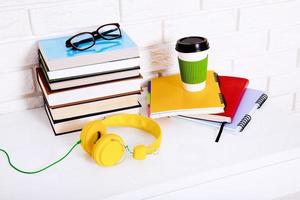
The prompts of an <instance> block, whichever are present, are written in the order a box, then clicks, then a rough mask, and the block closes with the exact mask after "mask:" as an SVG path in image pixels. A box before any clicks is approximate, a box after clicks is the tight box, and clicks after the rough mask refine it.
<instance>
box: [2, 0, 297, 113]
mask: <svg viewBox="0 0 300 200" xmlns="http://www.w3.org/2000/svg"><path fill="white" fill-rule="evenodd" d="M299 10H300V0H226V1H224V0H189V1H181V0H164V1H160V0H105V1H104V0H0V52H1V54H0V55H1V57H0V90H1V95H0V114H4V113H8V112H13V111H17V110H22V109H31V108H35V107H39V106H41V105H42V97H41V96H40V92H39V90H38V88H37V86H36V83H35V78H34V73H33V70H34V68H35V66H36V63H37V52H36V50H37V45H36V44H37V42H36V41H37V40H39V39H42V38H46V37H53V36H57V35H65V34H70V33H75V32H78V31H79V30H91V29H94V28H95V27H97V26H98V25H101V24H103V23H107V22H115V21H119V22H121V26H122V27H123V28H124V29H125V30H126V31H127V32H128V33H129V34H130V35H131V36H132V37H133V38H134V40H135V41H136V42H137V44H138V45H139V46H140V50H141V58H142V62H141V68H142V73H143V75H144V77H145V82H146V80H149V79H151V77H155V76H158V74H168V73H174V72H176V71H178V64H177V58H176V52H175V50H174V45H175V42H176V40H177V39H179V38H180V37H183V36H189V35H201V36H206V37H207V38H208V39H209V42H210V46H211V49H210V56H209V69H212V70H216V71H217V72H218V73H219V74H225V75H236V76H244V77H247V78H249V79H250V87H255V88H258V89H263V90H266V91H267V92H269V94H270V96H271V98H270V103H271V102H276V101H283V102H284V104H285V105H286V107H287V108H288V109H287V110H290V111H291V112H299V111H300V82H299V80H300V78H299V77H300V71H299V70H300V37H299V35H300V12H299Z"/></svg>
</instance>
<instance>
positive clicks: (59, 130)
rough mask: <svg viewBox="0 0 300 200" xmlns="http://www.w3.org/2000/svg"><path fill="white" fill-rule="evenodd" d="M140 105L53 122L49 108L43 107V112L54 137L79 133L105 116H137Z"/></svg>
mask: <svg viewBox="0 0 300 200" xmlns="http://www.w3.org/2000/svg"><path fill="white" fill-rule="evenodd" d="M140 107H141V105H140V104H139V105H137V106H132V107H128V108H124V109H120V110H115V111H108V112H104V113H97V114H94V115H90V116H87V117H79V118H73V119H68V120H53V118H52V116H51V113H50V111H49V108H48V107H47V106H46V105H45V110H46V113H47V115H48V118H49V121H50V123H51V126H52V128H53V131H54V134H55V135H61V134H66V133H71V132H75V131H80V130H81V129H82V128H83V127H84V125H85V124H86V123H88V122H90V121H92V120H98V119H100V120H101V119H104V118H105V117H107V116H111V115H115V114H121V113H127V114H138V113H139V110H140Z"/></svg>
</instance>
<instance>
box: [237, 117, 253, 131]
mask: <svg viewBox="0 0 300 200" xmlns="http://www.w3.org/2000/svg"><path fill="white" fill-rule="evenodd" d="M250 121H251V116H250V115H245V116H244V117H243V119H242V120H241V121H240V122H239V123H238V127H240V132H242V131H243V130H244V129H245V127H246V126H247V125H248V124H249V122H250Z"/></svg>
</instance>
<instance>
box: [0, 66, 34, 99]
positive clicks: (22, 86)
mask: <svg viewBox="0 0 300 200" xmlns="http://www.w3.org/2000/svg"><path fill="white" fill-rule="evenodd" d="M0 91H1V96H0V102H2V101H7V100H11V99H14V98H16V97H20V96H22V95H27V94H31V93H33V92H34V83H33V77H32V70H31V69H28V70H23V71H17V72H11V73H2V74H0Z"/></svg>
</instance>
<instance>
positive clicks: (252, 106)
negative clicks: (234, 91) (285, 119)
mask: <svg viewBox="0 0 300 200" xmlns="http://www.w3.org/2000/svg"><path fill="white" fill-rule="evenodd" d="M267 98H268V96H267V94H265V93H264V92H263V91H260V90H255V89H250V88H247V89H246V91H245V93H244V95H243V97H242V100H241V102H240V105H239V107H238V109H237V111H236V113H235V115H234V118H233V120H232V122H231V123H225V125H224V129H226V130H230V131H234V132H242V131H243V130H244V129H245V127H246V126H247V125H248V123H249V122H250V121H251V117H252V116H253V114H254V112H255V111H256V110H257V109H259V108H260V107H261V106H262V105H263V104H264V102H265V101H266V100H267ZM176 118H181V119H185V120H190V121H194V122H197V123H200V124H206V125H210V126H215V127H220V125H221V123H219V122H213V121H207V120H201V119H195V118H188V117H182V116H176Z"/></svg>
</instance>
